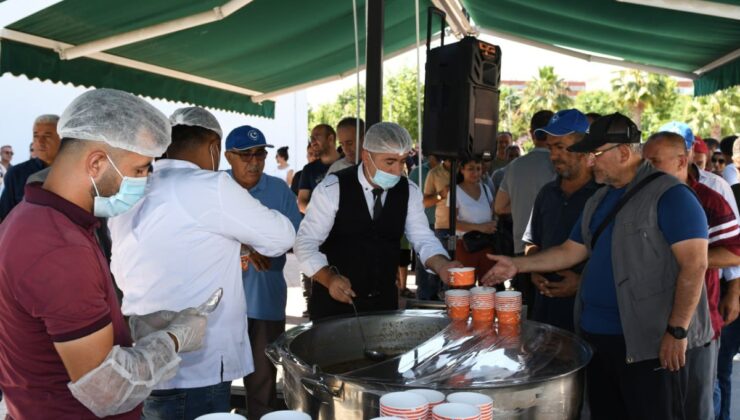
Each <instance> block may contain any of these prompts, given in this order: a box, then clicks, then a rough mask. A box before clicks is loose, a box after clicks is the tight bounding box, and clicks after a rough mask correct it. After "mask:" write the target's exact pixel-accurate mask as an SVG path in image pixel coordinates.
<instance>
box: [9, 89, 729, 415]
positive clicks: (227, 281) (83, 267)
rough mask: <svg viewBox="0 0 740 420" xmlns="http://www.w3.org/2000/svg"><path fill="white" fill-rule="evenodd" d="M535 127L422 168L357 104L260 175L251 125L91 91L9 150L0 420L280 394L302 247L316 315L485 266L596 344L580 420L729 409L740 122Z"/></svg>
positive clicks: (432, 290)
mask: <svg viewBox="0 0 740 420" xmlns="http://www.w3.org/2000/svg"><path fill="white" fill-rule="evenodd" d="M528 134H529V137H530V138H531V140H532V143H533V145H534V148H533V149H532V150H530V151H529V153H526V154H522V149H521V148H520V146H519V145H518V144H516V143H517V142H516V141H515V137H514V136H513V135H512V134H511V133H508V132H501V133H499V134H498V136H497V148H496V153H495V156H494V157H493V159H492V160H489V161H483V160H481V159H480V158H478V157H466V158H462V159H459V160H458V161H457V162H453V160H452V159H447V158H444V157H442V156H437V155H429V156H424V157H423V159H421V160H420V159H419V154H418V153H417V151H415V150H414V148H413V146H412V139H411V137H410V135H409V133H408V132H407V131H406V130H405V129H404V128H403V127H401V126H399V125H397V124H393V123H377V124H374V125H372V126H370V127H365V124H364V122H363V121H362V120H360V119H358V118H354V117H347V118H343V119H342V120H341V121H338V122H337V124H336V126H332V125H330V124H319V125H317V126H316V127H312V129H311V133H310V141H309V142H308V144H307V147H306V153H307V160H308V163H307V164H306V165H305V166H304V167H303V168H293V167H291V165H290V164H289V163H288V162H289V155H288V149H287V148H286V147H282V148H278V149H277V150H276V152H277V153H276V154H275V160H276V163H277V170H276V172H274V174H272V175H271V174H267V173H265V163H266V160H267V157H268V156H269V153H270V151H271V150H272V149H274V146H273V145H271V144H270V143H269V142H268V139H267V138H266V136H265V134H264V133H263V132H262V131H261V130H260V129H259V128H257V127H253V126H249V125H243V126H240V127H237V128H235V129H234V130H232V131H231V132H229V133H228V134H226V133H224V132H223V131H222V129H221V126H220V124H219V122H218V120H217V119H216V118H215V117H214V116H213V115H212V114H211V113H210V112H208V111H207V110H205V109H203V108H199V107H186V108H181V109H178V110H176V111H175V112H174V113H173V114H172V115H171V116H169V117H167V116H165V115H163V114H162V113H161V112H160V111H159V110H157V109H155V108H154V107H152V106H151V105H150V104H148V103H147V102H146V101H144V100H142V99H140V98H138V97H136V96H133V95H130V94H128V93H124V92H120V91H116V90H110V89H98V90H92V91H89V92H87V93H84V94H82V95H81V96H79V97H78V98H77V99H75V100H74V101H73V102H72V103H71V104H70V105H69V106H68V107H67V108H66V109H65V110H64V112H63V113H62V114H61V116H56V115H42V116H40V117H38V118H37V119H36V121H35V122H34V125H33V143H32V149H33V150H34V153H35V155H34V156H33V157H32V158H31V159H29V160H28V161H26V162H23V163H18V164H16V165H11V163H10V162H11V159H12V156H13V151H12V148H10V147H9V146H4V147H2V148H0V155H2V156H1V159H0V175H1V176H2V181H3V191H2V195H1V196H0V218H2V224H0V264H1V265H2V266H3V270H2V272H0V390H2V392H3V393H4V398H5V401H6V404H7V407H8V412H9V415H10V416H11V417H12V418H14V419H31V418H38V416H39V413H42V414H43V415H44V416H47V414H49V413H53V416H54V417H55V418H75V419H77V418H93V417H95V416H98V417H103V416H112V417H113V418H131V419H133V418H137V419H138V418H144V419H169V418H175V417H176V416H178V417H177V418H188V419H192V418H195V417H197V416H199V415H202V414H206V413H211V412H219V411H228V410H229V409H230V396H231V381H232V380H235V379H238V378H243V379H244V384H245V388H246V396H247V407H246V409H247V413H248V415H249V417H250V418H260V417H261V416H262V415H263V414H265V413H268V412H270V411H273V410H275V409H277V408H279V402H278V401H277V399H276V396H277V393H276V369H275V367H274V366H273V364H272V363H271V362H270V361H269V360H268V359H267V357H266V356H265V351H264V350H265V348H266V347H267V346H268V345H269V343H271V342H272V341H274V340H276V339H277V338H278V337H279V336H280V335H281V334H282V333H283V332H284V331H285V319H286V305H287V286H286V281H285V278H284V274H283V268H284V266H285V263H286V253H288V252H290V250H291V249H292V252H294V253H295V257H296V259H297V260H298V263H299V266H300V269H301V271H302V274H301V275H302V279H303V286H304V296H305V298H306V312H305V316H306V317H308V318H310V319H311V320H321V319H324V318H327V317H331V316H336V315H343V314H349V313H351V312H352V311H353V306H355V307H356V308H357V310H358V311H360V312H364V311H379V310H395V309H398V308H399V297H411V296H412V295H413V294H414V293H413V292H411V291H410V290H409V289H408V288H407V287H406V279H405V277H406V270H407V268H408V266H409V262H410V261H411V260H414V261H415V274H416V276H415V277H416V286H417V287H416V290H415V295H416V298H417V299H420V300H439V299H441V298H442V296H443V292H444V290H445V289H446V288H447V287H448V286H447V284H448V279H449V270H450V269H451V268H457V267H463V266H466V267H475V269H476V277H477V278H478V279H479V281H480V284H485V285H491V286H496V287H502V286H501V284H502V283H504V282H506V281H509V282H508V283H507V284H508V286H509V287H513V288H515V289H517V290H520V291H522V293H523V297H524V303H525V304H526V305H527V307H528V310H529V313H528V314H527V316H528V317H529V318H530V319H533V320H536V321H539V322H544V323H548V324H551V325H554V326H557V327H560V328H563V329H566V330H569V331H573V332H576V333H578V334H579V335H581V336H582V337H583V338H584V339H585V340H586V341H587V342H588V343H589V344H590V345H591V347H592V349H593V350H594V354H593V359H592V360H591V362H590V364H589V365H588V367H587V382H586V383H587V393H586V395H587V398H588V403H589V407H590V412H591V416H592V418H594V419H610V418H615V419H623V418H634V419H642V418H648V417H649V416H652V417H655V418H692V419H693V418H697V419H698V418H701V419H705V418H706V419H708V418H718V419H729V418H730V417H729V413H730V375H731V370H732V358H733V356H734V355H735V354H736V353H737V352H738V348H739V347H740V322H733V321H735V319H736V318H737V317H738V313H740V281H739V280H738V279H740V225H738V218H739V217H740V216H739V215H738V202H740V184H738V183H737V170H738V169H737V168H738V167H740V166H736V165H740V142H737V143H736V142H735V140H736V138H737V137H736V136H730V137H727V138H724V139H722V140H721V141H717V140H714V139H710V138H705V139H701V138H699V136H697V135H695V134H694V133H693V132H692V131H691V129H690V128H689V127H688V126H687V125H686V124H684V123H681V122H671V123H668V124H666V125H665V126H663V127H662V128H661V129H660V130H659V131H658V132H656V133H651V134H650V135H649V136H648V135H643V133H641V132H640V130H639V127H637V126H636V125H635V124H634V123H633V122H632V121H631V120H630V119H629V118H628V117H626V116H624V115H621V114H619V113H615V114H610V115H606V116H600V115H595V114H584V113H582V112H581V111H579V110H576V109H568V110H560V111H557V112H552V111H548V110H542V111H539V112H536V113H535V114H534V115H533V116H532V118H531V122H530V130H529V133H528ZM643 137H647V141H646V142H645V143H644V144H643V143H642V140H643ZM222 153H223V154H224V156H225V158H226V160H227V161H228V163H229V165H230V166H231V168H230V169H229V170H225V171H224V170H220V168H219V162H220V161H221V154H222ZM455 168H456V169H455ZM295 169H300V170H295ZM453 169H455V170H456V173H454V174H453V173H452V171H453ZM453 175H454V176H453ZM451 189H454V191H453V192H454V194H451ZM453 195H454V196H455V200H454V206H453V202H452V200H451V198H452V196H453ZM450 207H453V211H452V212H451V211H450ZM451 217H452V218H454V219H453V220H454V225H455V231H454V232H450V227H451V225H452V224H451V223H450V222H451ZM448 250H454V251H455V252H454V256H455V259H451V258H450V252H449V251H448ZM218 290H220V291H221V292H220V293H222V297H221V299H220V302H219V303H218V304H217V305H215V304H214V303H213V296H214V292H216V294H218V293H219V292H217V291H218ZM204 302H211V304H209V305H205V306H204V305H203V303H204ZM204 308H206V309H204ZM49 415H50V414H49Z"/></svg>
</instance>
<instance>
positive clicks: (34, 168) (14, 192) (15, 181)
mask: <svg viewBox="0 0 740 420" xmlns="http://www.w3.org/2000/svg"><path fill="white" fill-rule="evenodd" d="M45 167H46V164H45V163H44V161H42V160H41V159H39V158H31V159H28V160H27V161H25V162H23V163H19V164H18V165H15V166H13V167H11V168H10V169H8V173H6V174H5V180H4V184H5V188H4V189H3V194H2V195H0V221H2V220H4V219H5V218H6V217H8V213H10V211H11V210H13V208H14V207H15V206H17V205H18V203H20V202H21V200H23V192H24V191H25V188H26V180H27V179H28V177H30V176H31V175H33V174H35V173H36V172H38V171H40V170H42V169H44V168H45Z"/></svg>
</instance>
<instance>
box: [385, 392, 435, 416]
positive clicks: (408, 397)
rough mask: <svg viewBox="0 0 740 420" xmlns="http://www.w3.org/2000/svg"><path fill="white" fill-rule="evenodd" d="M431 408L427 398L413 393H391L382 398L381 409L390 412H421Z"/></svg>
mask: <svg viewBox="0 0 740 420" xmlns="http://www.w3.org/2000/svg"><path fill="white" fill-rule="evenodd" d="M426 407H429V402H428V401H427V399H426V397H424V396H423V395H419V394H414V393H413V392H408V391H402V392H390V393H388V394H385V395H383V396H382V397H380V409H381V410H383V409H387V410H388V411H420V410H422V411H423V409H425V408H426Z"/></svg>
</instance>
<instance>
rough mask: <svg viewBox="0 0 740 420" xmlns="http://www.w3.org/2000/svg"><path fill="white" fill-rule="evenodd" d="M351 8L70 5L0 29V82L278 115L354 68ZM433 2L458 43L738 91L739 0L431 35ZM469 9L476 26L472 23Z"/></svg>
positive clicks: (492, 21) (541, 3) (585, 1)
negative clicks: (519, 46)
mask: <svg viewBox="0 0 740 420" xmlns="http://www.w3.org/2000/svg"><path fill="white" fill-rule="evenodd" d="M623 1H635V2H640V1H643V2H650V1H653V2H655V1H656V0H623ZM384 3H385V4H384V32H383V47H384V48H383V50H384V54H385V57H386V58H388V57H389V56H392V55H395V54H399V53H401V52H404V51H407V50H409V49H412V48H414V47H415V41H416V33H415V30H416V24H415V2H414V1H413V0H385V1H384ZM681 3H691V0H686V1H684V2H681ZM352 4H353V2H352V1H351V0H279V1H278V0H271V1H270V0H231V1H228V2H227V1H226V0H155V1H153V0H131V1H127V2H120V1H115V0H96V1H94V2H91V1H86V0H64V1H61V2H59V3H57V4H55V5H53V6H51V7H49V8H46V9H44V10H41V11H39V12H37V13H35V14H32V15H30V16H28V17H26V18H24V19H22V20H20V21H18V22H15V23H13V24H11V25H9V26H8V27H7V28H5V29H4V30H3V31H2V33H0V38H2V39H1V40H0V74H4V73H6V72H10V73H12V74H14V75H26V76H27V77H29V78H39V79H42V80H51V81H54V82H64V83H72V84H75V85H84V86H97V87H112V88H118V89H123V90H127V91H130V92H133V93H136V94H140V95H145V96H150V97H154V98H165V99H170V100H177V101H183V102H189V103H195V104H198V105H203V106H208V107H212V108H218V109H225V110H231V111H237V112H243V113H248V114H254V115H261V116H268V117H269V116H272V115H273V113H274V104H273V103H272V102H270V101H269V100H270V99H272V98H274V97H275V96H277V95H279V94H282V93H287V92H290V91H294V90H298V89H302V88H305V87H308V86H311V85H314V84H318V83H322V82H325V81H329V80H334V79H338V78H341V77H344V76H347V75H349V74H352V73H353V72H354V71H355V70H356V64H355V45H354V25H353V10H352ZM430 4H434V5H436V6H438V7H440V8H442V9H444V10H445V11H446V12H447V13H448V16H447V22H448V23H449V24H450V27H451V29H452V31H453V32H454V33H455V34H456V35H464V34H467V33H475V32H476V31H477V30H478V29H479V30H480V31H481V32H483V33H490V34H494V35H498V36H501V37H508V38H511V39H514V40H517V41H521V42H525V43H529V44H532V45H537V46H541V47H544V48H548V49H553V50H556V51H560V52H564V53H567V54H571V55H575V56H578V57H581V58H584V59H587V60H592V61H602V62H610V63H613V64H620V65H623V66H627V67H637V68H643V69H646V70H652V71H659V72H664V73H669V74H674V75H679V76H683V77H688V78H691V79H693V80H695V89H696V91H695V93H696V94H706V93H711V92H713V91H715V90H718V89H722V88H725V87H729V86H733V85H737V84H740V58H738V57H740V48H738V47H740V23H739V21H738V19H739V18H738V16H740V12H738V11H740V5H739V4H740V0H722V2H721V3H718V4H721V5H724V6H726V8H727V9H725V10H727V11H728V12H725V13H724V14H723V13H719V14H720V15H722V16H725V15H726V16H728V17H719V16H711V15H707V14H704V13H702V10H701V8H699V10H698V12H699V13H696V12H697V10H692V11H690V12H689V11H676V10H666V9H662V8H656V7H651V6H645V5H637V4H629V3H624V2H617V1H614V0H558V1H554V0H462V4H461V3H459V1H458V0H432V1H426V0H424V1H420V9H421V13H422V15H423V16H422V17H421V19H420V21H421V22H420V32H421V34H424V35H425V34H426V18H425V12H426V8H427V7H428V6H429V5H430ZM702 4H709V3H708V2H702ZM463 6H464V7H465V8H466V9H467V10H468V11H469V13H470V15H471V17H472V19H473V22H474V23H475V24H476V25H477V27H473V26H471V25H470V22H468V21H467V20H466V18H465V16H464V15H463V13H462V7H463ZM364 10H365V1H364V0H357V13H358V23H359V27H358V33H359V45H360V53H359V57H360V63H361V64H364V62H365V51H364V50H365V48H364V45H365V25H364V16H365V13H364ZM715 14H718V13H715ZM424 38H425V37H424V36H422V40H423V39H424ZM578 50H580V51H578ZM604 55H608V56H612V58H609V57H604ZM614 57H616V58H614ZM503 62H504V65H506V52H505V51H504V61H503Z"/></svg>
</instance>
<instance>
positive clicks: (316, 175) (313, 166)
mask: <svg viewBox="0 0 740 420" xmlns="http://www.w3.org/2000/svg"><path fill="white" fill-rule="evenodd" d="M330 166H331V165H327V164H325V163H324V162H322V161H321V159H316V160H315V161H313V162H311V163H308V164H306V166H304V167H303V172H302V173H301V183H300V184H299V187H298V189H299V190H309V191H313V189H314V188H316V186H317V185H319V184H320V183H321V181H323V180H324V177H325V176H326V173H327V171H328V170H329V167H330Z"/></svg>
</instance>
